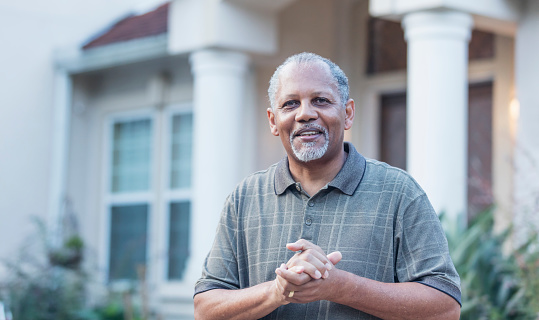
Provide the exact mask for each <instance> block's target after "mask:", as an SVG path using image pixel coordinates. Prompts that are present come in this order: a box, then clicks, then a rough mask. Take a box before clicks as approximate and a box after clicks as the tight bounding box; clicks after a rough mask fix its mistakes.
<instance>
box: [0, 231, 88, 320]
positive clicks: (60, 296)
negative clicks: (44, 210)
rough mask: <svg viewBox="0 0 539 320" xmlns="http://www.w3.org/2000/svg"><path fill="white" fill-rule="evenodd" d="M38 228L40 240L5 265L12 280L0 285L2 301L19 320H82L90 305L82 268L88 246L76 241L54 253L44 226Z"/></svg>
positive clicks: (67, 242)
mask: <svg viewBox="0 0 539 320" xmlns="http://www.w3.org/2000/svg"><path fill="white" fill-rule="evenodd" d="M36 225H37V227H38V239H37V240H36V239H31V240H32V241H31V242H30V244H29V245H27V246H25V248H24V249H23V250H21V253H20V256H19V257H18V258H17V259H15V261H5V262H4V265H5V266H6V268H7V270H8V274H9V275H10V277H9V278H8V279H7V280H6V281H5V282H4V283H2V284H0V289H1V293H2V296H3V299H2V300H5V301H6V302H7V304H8V305H9V308H10V310H11V312H12V314H13V318H14V319H17V320H49V319H50V320H52V319H54V320H63V319H65V320H78V319H81V320H82V319H84V318H82V317H80V316H79V312H80V310H81V309H82V308H83V307H84V304H85V301H86V299H85V298H86V297H85V288H84V286H85V282H86V281H87V275H86V274H85V273H84V272H83V271H82V270H81V268H80V262H81V261H82V250H83V248H84V243H83V242H82V240H80V238H78V239H79V240H75V238H73V239H70V240H69V241H66V242H64V244H63V245H62V246H60V247H58V248H55V249H54V250H53V249H52V247H51V246H49V245H48V244H47V243H48V242H47V234H46V231H45V226H44V224H43V223H42V222H41V221H39V220H36ZM73 246H74V247H73ZM74 257H75V258H74ZM61 258H62V259H61ZM55 261H56V262H58V263H56V262H55ZM60 262H61V263H60Z"/></svg>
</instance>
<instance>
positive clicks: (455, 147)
mask: <svg viewBox="0 0 539 320" xmlns="http://www.w3.org/2000/svg"><path fill="white" fill-rule="evenodd" d="M472 23H473V22H472V17H471V16H470V15H469V14H466V13H461V12H456V11H423V12H415V13H410V14H408V15H406V16H405V17H404V19H403V28H404V30H405V37H406V40H407V42H408V84H407V86H408V89H407V90H408V91H407V95H408V98H407V108H408V109H407V128H408V129H407V144H408V150H407V166H408V171H409V172H410V173H411V174H412V176H414V178H416V179H417V181H418V182H419V183H420V184H421V186H422V187H423V188H424V189H425V191H426V192H427V195H428V196H429V199H430V200H431V202H432V204H433V206H434V208H435V209H436V211H437V212H439V213H440V212H442V211H443V212H446V213H447V214H448V215H449V216H450V217H455V216H456V215H458V214H465V213H466V204H467V197H466V192H467V187H466V182H467V110H468V107H467V106H468V80H467V72H468V69H467V67H468V41H469V38H470V33H471V28H472Z"/></svg>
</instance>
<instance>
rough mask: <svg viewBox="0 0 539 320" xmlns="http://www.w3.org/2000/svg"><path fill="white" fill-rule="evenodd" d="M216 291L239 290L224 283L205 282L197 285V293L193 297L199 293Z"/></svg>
mask: <svg viewBox="0 0 539 320" xmlns="http://www.w3.org/2000/svg"><path fill="white" fill-rule="evenodd" d="M214 289H225V290H236V289H238V288H236V287H234V286H232V285H229V284H225V283H222V282H216V281H204V282H201V281H199V282H198V283H197V284H196V285H195V293H194V294H193V297H194V296H196V295H197V294H199V293H203V292H206V291H210V290H214Z"/></svg>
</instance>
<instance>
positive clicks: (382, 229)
mask: <svg viewBox="0 0 539 320" xmlns="http://www.w3.org/2000/svg"><path fill="white" fill-rule="evenodd" d="M348 92H349V88H348V79H347V78H346V75H345V74H344V73H343V72H342V70H341V69H340V68H339V67H338V66H337V65H336V64H334V63H333V62H331V61H330V60H328V59H326V58H323V57H320V56H318V55H315V54H312V53H301V54H298V55H294V56H292V57H290V58H288V59H287V60H286V61H285V62H284V63H283V64H282V65H281V66H279V67H278V68H277V70H276V71H275V73H274V75H273V77H272V78H271V80H270V87H269V89H268V94H269V99H270V104H271V107H270V108H268V110H267V115H268V120H269V126H270V130H271V133H272V134H273V135H275V136H278V137H280V138H281V142H282V144H283V146H284V148H285V150H286V154H287V156H286V157H285V158H283V159H282V160H281V161H280V162H279V163H277V164H274V165H272V166H271V167H269V168H268V169H267V170H264V171H260V172H257V173H254V174H252V175H250V176H248V177H247V178H245V179H244V180H243V181H242V182H241V183H240V184H239V185H238V186H237V187H236V189H235V190H234V191H233V192H232V193H231V194H230V195H229V197H228V198H227V200H226V203H225V206H224V209H223V211H222V214H221V220H220V223H219V226H218V229H217V233H216V236H215V241H214V244H213V247H212V249H211V251H210V252H209V254H208V257H207V259H206V261H205V263H204V266H203V272H202V277H201V278H200V280H199V281H198V282H197V284H196V286H195V297H194V302H195V316H196V318H197V319H258V318H264V319H295V320H299V319H305V320H311V319H331V320H333V319H376V318H383V319H458V318H459V315H460V284H459V276H458V274H457V272H456V270H455V267H454V266H453V263H452V261H451V258H450V256H449V252H448V247H447V240H446V238H445V235H444V232H443V230H442V228H441V226H440V221H439V219H438V216H437V215H436V213H435V212H434V209H433V208H432V206H431V204H430V202H429V200H428V198H427V195H426V194H425V192H424V191H423V190H422V189H421V188H420V186H419V185H418V184H417V182H415V181H414V180H413V179H412V178H411V177H410V176H409V175H408V174H407V173H406V172H404V171H402V170H400V169H397V168H394V167H391V166H389V165H387V164H385V163H382V162H378V161H375V160H370V159H366V158H364V157H363V156H362V155H361V154H359V153H358V152H357V151H356V150H355V148H354V147H353V146H352V145H351V144H350V143H347V142H344V130H348V129H350V128H351V127H352V122H353V120H354V113H355V106H354V101H353V100H352V99H349V93H348Z"/></svg>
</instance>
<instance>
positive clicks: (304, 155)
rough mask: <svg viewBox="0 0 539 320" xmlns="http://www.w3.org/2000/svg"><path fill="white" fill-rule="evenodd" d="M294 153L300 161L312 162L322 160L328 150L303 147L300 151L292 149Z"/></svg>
mask: <svg viewBox="0 0 539 320" xmlns="http://www.w3.org/2000/svg"><path fill="white" fill-rule="evenodd" d="M292 151H293V152H294V156H296V158H297V159H298V160H299V161H301V162H310V161H314V160H318V159H320V158H322V157H323V156H324V154H326V151H327V149H325V148H324V147H302V148H300V149H299V150H298V149H296V148H292Z"/></svg>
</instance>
